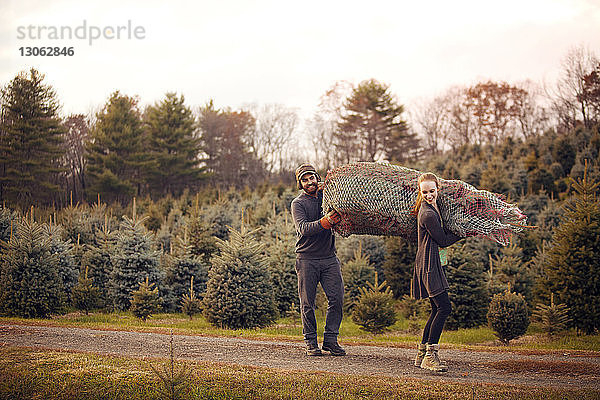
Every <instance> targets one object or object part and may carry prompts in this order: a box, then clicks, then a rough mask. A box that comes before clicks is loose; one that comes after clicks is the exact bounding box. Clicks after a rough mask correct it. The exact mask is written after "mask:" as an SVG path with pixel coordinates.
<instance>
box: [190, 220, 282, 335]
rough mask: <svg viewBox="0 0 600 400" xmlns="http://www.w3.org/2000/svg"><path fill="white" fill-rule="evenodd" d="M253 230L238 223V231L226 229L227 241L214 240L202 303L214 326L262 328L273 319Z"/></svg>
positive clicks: (267, 279)
mask: <svg viewBox="0 0 600 400" xmlns="http://www.w3.org/2000/svg"><path fill="white" fill-rule="evenodd" d="M254 233H256V230H254V231H246V229H245V227H244V225H243V224H242V227H241V230H240V231H237V230H235V229H232V228H231V229H230V233H229V240H227V241H224V240H219V242H218V247H219V250H220V252H219V254H218V255H216V256H214V257H213V259H212V267H211V269H210V271H209V274H208V282H207V284H206V294H205V295H204V300H203V302H202V304H203V306H202V308H203V309H204V316H205V317H206V319H207V320H208V321H209V322H210V323H211V324H213V325H215V326H218V327H222V328H229V329H242V328H254V327H263V326H267V325H269V324H271V323H273V322H274V321H275V319H276V318H277V307H276V304H275V299H274V296H273V285H272V284H271V277H270V274H269V272H268V267H267V259H266V257H265V255H264V253H263V245H262V244H260V243H258V242H257V241H256V240H254V239H253V234H254Z"/></svg>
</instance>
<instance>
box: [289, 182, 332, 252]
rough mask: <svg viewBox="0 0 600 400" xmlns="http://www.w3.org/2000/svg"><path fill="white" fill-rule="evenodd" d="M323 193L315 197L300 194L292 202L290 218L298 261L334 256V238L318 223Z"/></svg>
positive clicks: (321, 210)
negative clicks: (292, 222) (293, 228)
mask: <svg viewBox="0 0 600 400" xmlns="http://www.w3.org/2000/svg"><path fill="white" fill-rule="evenodd" d="M322 202H323V192H322V191H320V190H319V191H318V192H317V196H316V197H314V196H310V195H308V194H306V193H304V192H303V193H302V194H300V195H299V196H298V197H296V198H295V199H294V200H293V201H292V218H293V219H294V225H295V226H296V236H297V237H298V240H297V241H296V253H297V255H296V256H297V258H298V259H323V258H329V257H333V256H335V238H334V236H333V234H332V233H331V230H330V229H325V228H323V226H322V225H321V223H320V221H319V220H320V219H321V217H323V209H322V207H321V204H322Z"/></svg>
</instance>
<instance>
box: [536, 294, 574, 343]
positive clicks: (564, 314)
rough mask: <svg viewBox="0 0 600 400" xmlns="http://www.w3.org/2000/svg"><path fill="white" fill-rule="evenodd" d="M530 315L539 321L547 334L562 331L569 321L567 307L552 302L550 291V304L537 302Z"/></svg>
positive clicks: (552, 296) (552, 297) (552, 295)
mask: <svg viewBox="0 0 600 400" xmlns="http://www.w3.org/2000/svg"><path fill="white" fill-rule="evenodd" d="M532 316H533V318H535V319H536V320H538V321H539V322H540V323H541V325H542V328H543V329H544V332H546V334H548V336H552V335H554V334H555V333H557V332H561V331H564V330H565V329H567V327H568V326H569V324H570V323H571V318H569V307H567V306H566V305H564V304H556V303H554V293H550V305H546V304H543V303H539V304H538V305H537V307H536V308H535V310H533V313H532Z"/></svg>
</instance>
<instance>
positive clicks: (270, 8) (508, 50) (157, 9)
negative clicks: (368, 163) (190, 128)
mask: <svg viewBox="0 0 600 400" xmlns="http://www.w3.org/2000/svg"><path fill="white" fill-rule="evenodd" d="M0 4H1V5H0V84H2V85H5V84H7V83H8V82H9V81H10V80H11V79H12V78H14V76H15V75H16V74H17V73H18V72H19V71H21V70H24V69H29V68H30V67H35V68H37V69H38V70H39V71H41V72H42V73H44V74H45V75H46V78H47V82H48V83H50V84H51V85H52V86H53V87H54V88H55V89H56V91H57V93H58V96H59V100H60V102H61V103H62V105H63V111H62V112H63V114H68V113H79V112H81V113H88V112H89V111H90V110H93V109H95V108H98V107H101V106H102V105H103V104H104V103H105V102H106V100H107V99H108V97H109V95H110V94H111V93H112V92H114V91H115V90H120V91H121V92H122V93H124V94H128V95H137V96H139V98H140V100H141V103H142V104H151V103H154V102H156V101H158V100H160V99H161V98H162V97H163V96H164V94H165V93H166V92H168V91H175V92H177V93H180V94H184V95H185V97H186V102H187V104H188V105H190V106H192V107H196V106H200V105H203V104H205V103H206V102H207V101H208V100H209V99H214V101H215V105H216V106H217V107H231V108H233V109H238V108H240V107H242V106H243V105H244V104H247V103H251V102H257V103H259V104H267V103H281V104H284V105H286V106H289V107H295V108H298V110H299V112H300V113H301V115H303V116H310V115H311V114H312V113H313V112H314V111H315V109H316V107H317V105H318V102H319V97H320V96H321V95H322V94H323V93H324V92H325V91H326V90H327V89H328V88H329V87H331V86H332V85H333V84H334V83H335V82H336V81H339V80H346V81H350V82H352V83H359V82H360V81H362V80H365V79H370V78H375V79H377V80H379V81H380V82H384V83H387V84H389V85H390V86H391V90H392V92H393V93H394V94H395V95H396V96H397V98H398V99H399V101H400V102H401V103H403V104H408V105H409V104H411V103H413V102H415V101H416V100H417V99H428V98H433V97H434V96H435V95H437V94H441V93H443V92H444V91H445V90H446V89H448V88H449V87H451V86H452V85H470V84H473V83H476V82H478V81H482V80H488V79H492V80H496V81H500V80H503V81H508V82H510V83H515V82H519V81H523V80H526V79H531V80H533V81H534V82H538V83H541V82H543V81H545V82H553V81H554V80H555V79H556V75H557V73H558V71H559V69H560V66H561V60H562V58H564V56H565V55H566V53H567V52H568V50H569V49H570V48H573V47H575V46H584V47H586V48H588V49H589V50H591V51H593V52H595V53H596V55H600V0H504V1H487V0H452V1H447V0H428V1H414V0H412V1H402V0H396V1H377V0H375V1H364V0H362V1H327V0H320V1H302V2H300V1H294V2H292V1H285V0H279V1H267V0H264V1H262V0H261V1H251V0H246V1H242V0H236V1H229V0H219V1H217V0H212V1H205V0H199V1H153V0H150V1H148V0H144V1H131V0H118V1H114V0H103V1H94V2H84V1H81V0H79V1H68V0H56V1H48V0H0ZM84 21H85V24H86V39H77V38H72V39H69V38H68V37H63V38H62V39H61V38H58V39H57V38H56V36H55V37H50V36H49V35H50V34H51V31H52V27H54V28H55V29H56V30H58V33H59V34H60V30H59V29H60V28H61V27H69V28H70V29H72V30H75V29H76V28H77V27H80V26H83V23H84ZM128 24H130V25H131V27H132V29H135V28H137V29H138V31H137V32H138V38H136V37H134V36H133V35H131V38H128V37H127V30H123V29H121V35H122V36H121V38H120V39H117V38H113V39H107V38H104V37H101V38H98V39H96V40H95V41H92V44H89V39H90V35H91V31H90V30H89V29H91V27H95V28H98V29H103V32H106V34H107V36H114V34H115V32H116V31H117V30H118V27H119V26H127V25H128ZM29 27H31V28H29ZM38 27H45V28H41V32H40V31H39V28H38ZM111 28H112V30H111ZM63 31H64V33H65V34H66V33H67V31H68V30H67V29H63ZM83 31H84V30H83V29H80V31H79V33H80V36H81V33H82V32H83ZM132 32H133V31H132ZM141 32H143V34H142V33H141ZM55 33H56V32H55ZM39 34H41V35H42V36H43V38H42V39H40V38H38V36H39ZM23 36H25V37H23ZM27 46H30V47H34V46H38V47H39V46H53V47H54V46H57V47H61V48H62V47H73V49H74V52H75V54H74V55H73V56H60V57H25V56H21V54H20V51H19V48H20V47H27Z"/></svg>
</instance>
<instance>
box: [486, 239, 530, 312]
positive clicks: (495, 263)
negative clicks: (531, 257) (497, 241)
mask: <svg viewBox="0 0 600 400" xmlns="http://www.w3.org/2000/svg"><path fill="white" fill-rule="evenodd" d="M522 253H523V252H522V250H521V248H520V247H518V246H517V245H516V244H515V243H514V242H513V241H511V243H510V244H509V245H508V246H506V247H503V248H501V249H500V255H499V256H495V257H490V262H489V265H490V269H489V270H488V283H487V284H488V290H489V292H490V295H491V296H493V295H495V294H498V293H501V292H503V291H504V290H506V288H507V287H508V284H510V287H511V288H512V290H513V291H514V292H516V293H520V294H522V295H523V297H525V299H526V300H527V301H528V303H530V302H531V301H532V290H533V285H534V275H533V273H532V271H531V269H530V268H529V265H528V264H527V263H524V262H523V261H522Z"/></svg>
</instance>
